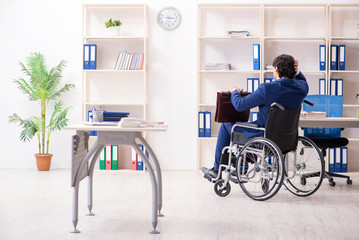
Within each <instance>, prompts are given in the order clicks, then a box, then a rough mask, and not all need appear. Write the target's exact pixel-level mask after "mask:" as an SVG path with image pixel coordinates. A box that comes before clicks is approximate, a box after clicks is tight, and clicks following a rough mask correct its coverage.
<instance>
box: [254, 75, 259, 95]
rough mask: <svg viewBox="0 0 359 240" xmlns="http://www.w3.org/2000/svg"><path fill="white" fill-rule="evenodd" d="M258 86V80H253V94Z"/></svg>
mask: <svg viewBox="0 0 359 240" xmlns="http://www.w3.org/2000/svg"><path fill="white" fill-rule="evenodd" d="M258 86H259V78H253V92H255V91H256V90H257V88H258Z"/></svg>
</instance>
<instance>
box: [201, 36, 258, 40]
mask: <svg viewBox="0 0 359 240" xmlns="http://www.w3.org/2000/svg"><path fill="white" fill-rule="evenodd" d="M198 39H199V40H238V41H239V40H248V39H256V40H259V39H260V37H255V36H248V37H222V36H218V37H214V36H212V37H207V36H200V37H198Z"/></svg>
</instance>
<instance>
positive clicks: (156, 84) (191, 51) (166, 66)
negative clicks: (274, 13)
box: [0, 0, 358, 170]
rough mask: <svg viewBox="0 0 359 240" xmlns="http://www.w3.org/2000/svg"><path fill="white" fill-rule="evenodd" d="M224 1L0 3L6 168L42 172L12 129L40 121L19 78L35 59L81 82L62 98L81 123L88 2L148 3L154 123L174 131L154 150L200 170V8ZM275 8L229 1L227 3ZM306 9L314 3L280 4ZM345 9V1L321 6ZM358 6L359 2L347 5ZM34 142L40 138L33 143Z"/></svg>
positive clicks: (60, 136)
mask: <svg viewBox="0 0 359 240" xmlns="http://www.w3.org/2000/svg"><path fill="white" fill-rule="evenodd" d="M216 2H222V1H220V0H217V1H193V0H182V1H178V0H177V1H175V0H151V1H136V0H131V1H130V0H127V1H126V0H120V1H119V0H117V1H99V0H97V1H85V0H78V1H74V0H62V1H53V0H11V1H8V0H0V49H1V51H0V52H1V57H0V69H1V70H0V80H1V82H2V86H1V88H0V99H1V103H2V114H0V126H1V129H2V137H1V138H0V139H1V140H0V141H1V144H0V150H1V156H0V167H1V168H15V167H18V168H36V167H35V161H34V157H33V154H34V153H35V152H36V151H37V146H36V141H32V142H31V143H23V142H20V140H19V137H18V136H19V133H20V128H18V127H16V126H14V125H10V124H8V116H9V115H11V114H12V113H13V112H16V113H18V114H20V115H21V116H23V117H28V116H31V115H33V114H38V109H37V105H36V104H35V103H32V102H29V101H28V100H27V98H26V97H25V96H24V95H22V94H21V93H20V92H19V91H18V89H17V88H16V86H15V84H14V83H13V82H12V81H13V80H14V79H17V78H19V77H23V74H22V73H21V72H20V66H19V64H18V63H19V61H25V58H26V57H27V56H28V55H29V53H31V52H41V53H43V54H44V55H45V56H46V58H47V63H48V66H49V67H53V66H55V65H56V64H58V63H59V62H60V60H62V59H66V60H67V61H68V65H67V68H66V69H65V71H64V78H63V83H74V84H75V85H76V88H75V89H73V90H71V92H69V93H67V94H65V95H64V96H63V100H64V102H65V105H66V106H68V105H71V106H72V110H71V112H70V114H69V118H70V124H73V123H77V122H80V121H81V79H82V75H81V73H82V4H84V3H116V4H121V3H123V4H126V3H145V4H147V5H148V14H149V16H148V20H149V29H148V30H149V39H148V62H149V65H148V66H149V67H148V80H149V111H148V113H149V119H150V120H154V121H159V120H165V121H168V122H169V124H170V126H169V128H168V131H167V132H166V133H151V134H150V135H149V141H150V144H151V145H152V146H153V148H154V150H155V152H156V153H157V155H158V157H159V159H160V162H161V166H162V168H163V169H176V170H183V169H185V170H194V169H196V166H197V159H196V158H197V152H196V151H197V150H196V149H197V146H196V145H197V142H196V134H197V110H196V101H197V99H196V93H197V91H196V87H197V84H196V77H197V76H196V64H197V61H196V60H197V49H196V46H197V42H196V35H197V4H198V3H216ZM244 2H263V3H269V2H270V3H271V2H273V1H249V0H248V1H226V3H244ZM274 2H285V3H288V2H301V3H303V2H307V3H313V1H288V0H282V1H274ZM316 2H318V3H323V2H328V3H329V2H330V3H333V2H342V1H339V0H337V1H316ZM346 2H347V3H357V2H358V1H357V0H347V1H346ZM165 6H174V7H176V8H177V9H179V10H180V12H181V14H182V23H181V25H180V27H179V28H178V29H177V30H175V31H172V32H167V31H164V30H162V29H161V28H160V27H159V26H158V24H157V20H156V16H157V13H158V11H159V10H160V9H162V8H163V7H165ZM72 134H73V132H71V131H62V132H56V133H54V134H53V135H52V139H51V146H50V151H51V153H53V154H54V158H53V163H52V168H69V167H70V162H71V160H70V158H71V152H70V149H71V145H70V144H71V143H70V139H71V135H72ZM34 140H35V139H34Z"/></svg>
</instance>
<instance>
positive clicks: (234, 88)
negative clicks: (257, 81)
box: [228, 86, 243, 93]
mask: <svg viewBox="0 0 359 240" xmlns="http://www.w3.org/2000/svg"><path fill="white" fill-rule="evenodd" d="M235 90H237V91H238V92H243V89H242V88H238V87H236V86H233V87H230V88H229V89H228V91H230V92H231V93H232V92H233V91H235Z"/></svg>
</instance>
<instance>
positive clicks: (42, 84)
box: [9, 53, 75, 171]
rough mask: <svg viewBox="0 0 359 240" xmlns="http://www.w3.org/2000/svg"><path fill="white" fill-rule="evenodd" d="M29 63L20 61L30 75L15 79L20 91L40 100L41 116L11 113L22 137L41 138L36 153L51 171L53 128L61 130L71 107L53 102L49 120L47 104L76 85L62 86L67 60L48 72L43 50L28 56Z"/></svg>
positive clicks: (40, 163) (39, 163)
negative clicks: (23, 116) (50, 151)
mask: <svg viewBox="0 0 359 240" xmlns="http://www.w3.org/2000/svg"><path fill="white" fill-rule="evenodd" d="M26 60H27V66H25V64H23V63H22V62H20V66H21V71H22V72H23V73H24V74H25V75H26V76H27V77H28V79H27V80H25V79H24V78H19V79H16V80H14V83H15V84H16V85H17V86H18V88H19V90H20V91H21V92H22V93H23V94H25V95H27V97H28V98H29V100H30V101H34V102H37V103H38V104H39V107H40V109H39V110H40V116H31V117H29V118H27V119H23V118H21V117H20V116H19V115H17V114H16V113H13V115H11V116H9V122H10V123H16V124H18V125H19V126H20V127H21V128H22V131H21V133H20V140H22V141H24V142H27V141H30V140H31V139H32V138H33V137H34V136H35V135H36V136H37V140H38V147H39V152H38V153H37V154H35V158H36V164H37V168H38V170H39V171H48V170H49V169H50V165H51V158H52V156H53V155H52V154H50V153H49V144H50V136H51V133H52V132H53V131H56V130H61V129H62V128H63V127H65V126H66V125H67V123H68V119H67V118H66V116H67V113H68V111H69V107H67V108H65V109H63V104H62V102H61V101H57V102H55V103H54V110H53V112H52V114H51V117H50V118H49V121H47V107H48V105H49V103H50V102H52V101H55V100H56V99H58V98H59V97H60V96H61V94H62V93H64V92H67V91H68V90H70V89H71V88H73V87H74V86H75V85H73V84H65V85H64V86H62V87H61V88H59V85H60V81H61V79H62V71H63V69H64V67H65V66H66V61H65V60H62V61H61V62H60V63H59V64H58V65H57V66H56V67H54V68H52V69H51V70H50V71H48V69H47V66H46V64H45V58H44V56H43V55H42V54H41V53H32V54H30V56H29V57H27V59H26Z"/></svg>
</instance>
